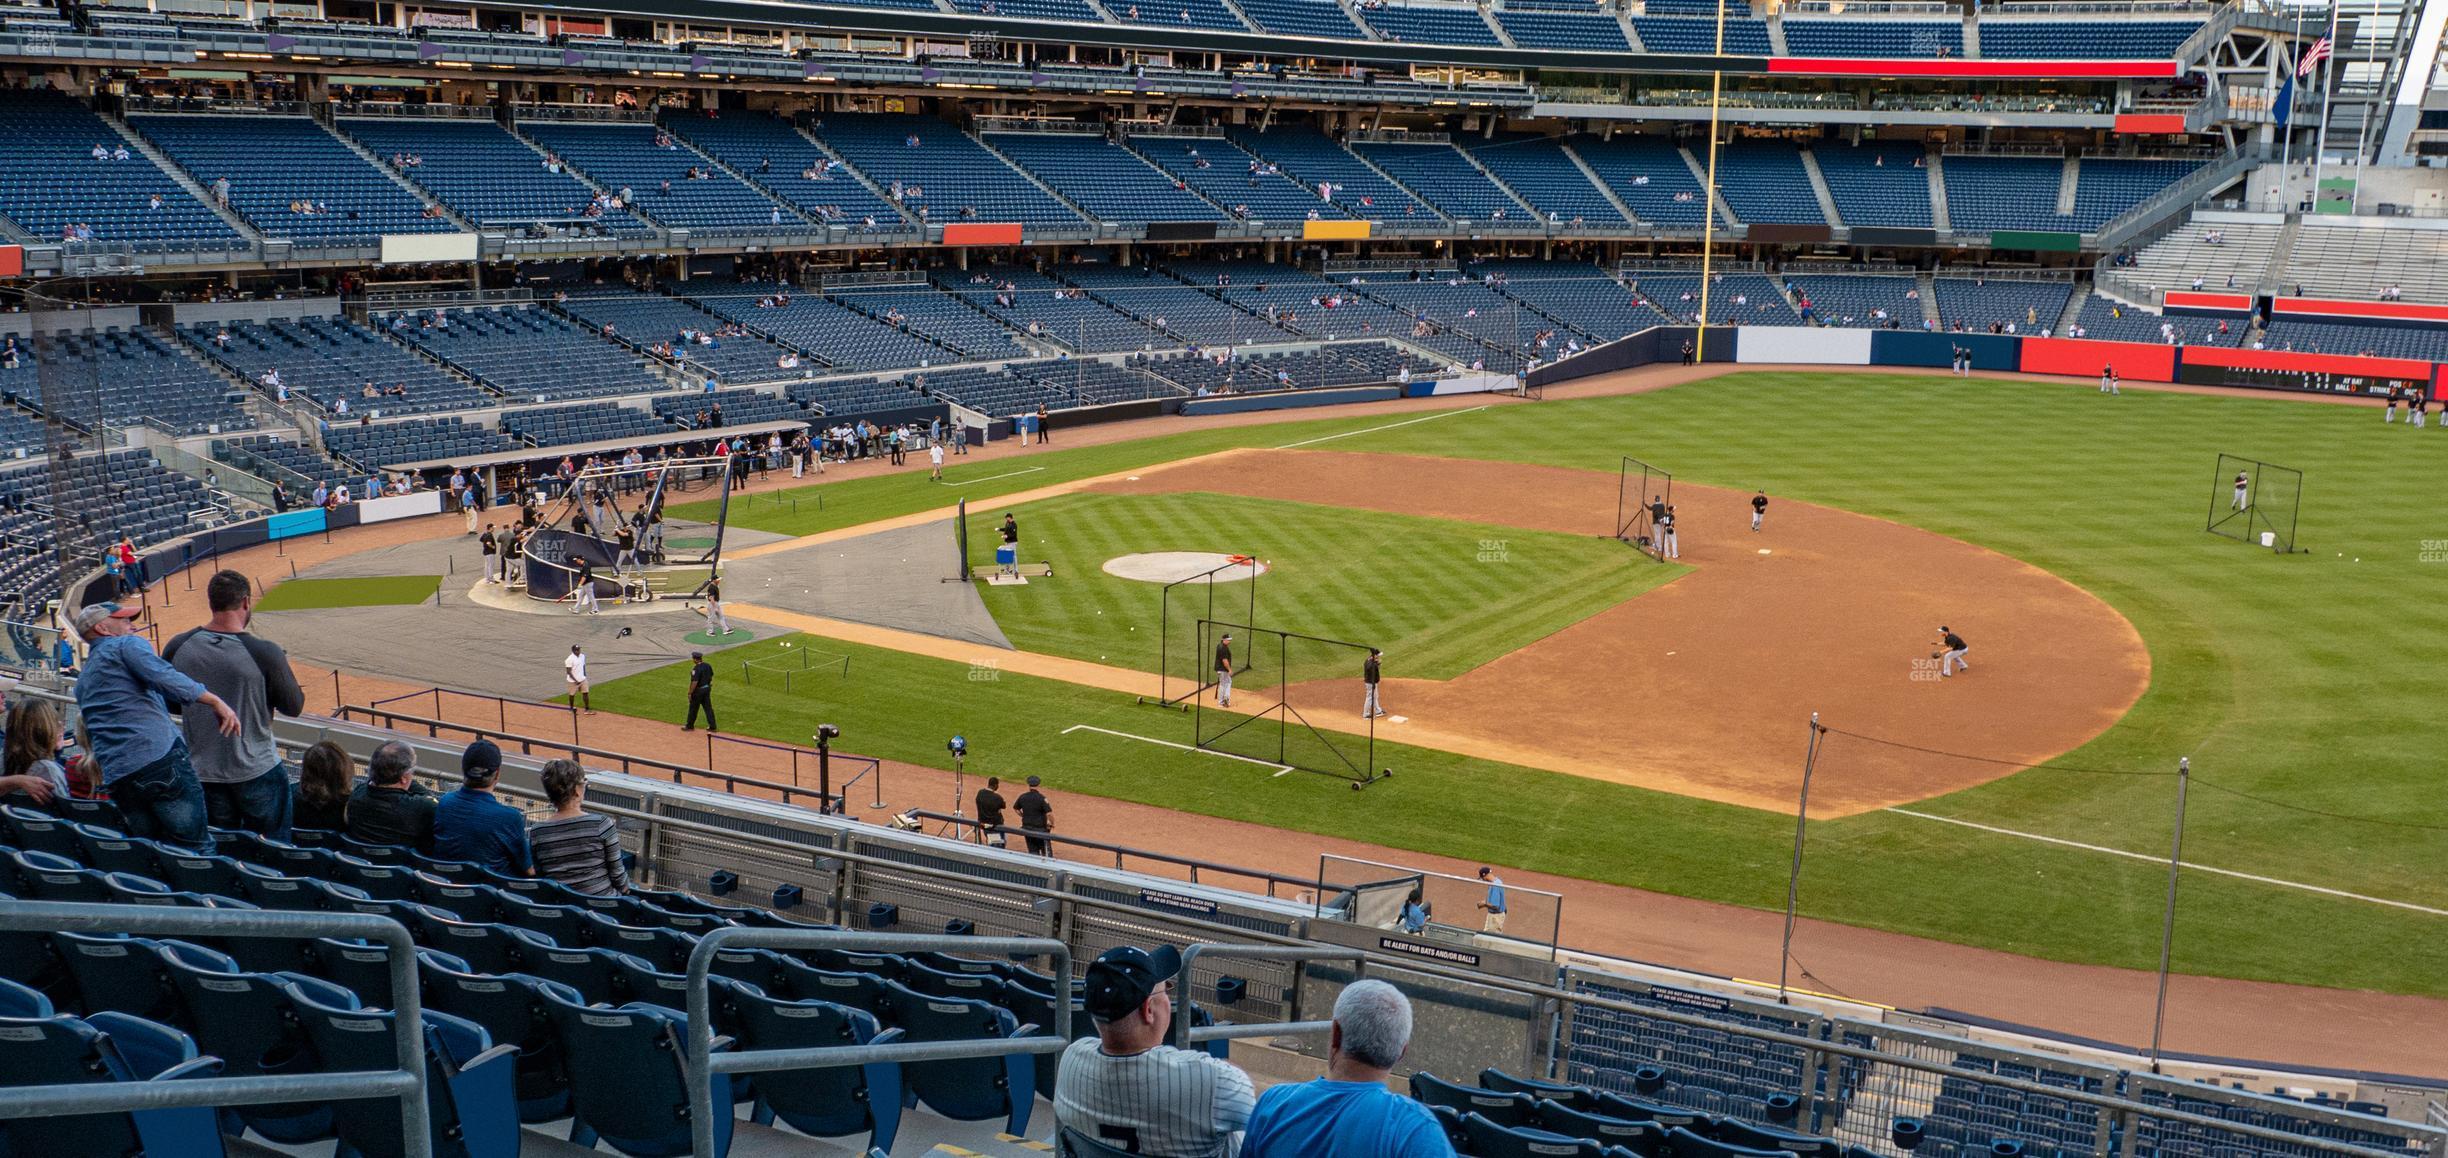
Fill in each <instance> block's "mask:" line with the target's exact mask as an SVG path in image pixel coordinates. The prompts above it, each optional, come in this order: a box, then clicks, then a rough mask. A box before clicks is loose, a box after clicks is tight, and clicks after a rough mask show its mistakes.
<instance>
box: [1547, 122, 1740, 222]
mask: <svg viewBox="0 0 2448 1158" xmlns="http://www.w3.org/2000/svg"><path fill="white" fill-rule="evenodd" d="M1572 148H1573V152H1575V153H1578V154H1580V156H1581V159H1582V160H1583V161H1584V162H1587V163H1588V165H1589V167H1590V171H1591V172H1593V173H1596V174H1598V179H1599V180H1601V181H1604V182H1606V185H1607V188H1608V189H1609V190H1612V191H1613V192H1614V194H1615V196H1616V197H1618V198H1620V199H1622V201H1623V203H1624V204H1626V205H1629V206H1631V207H1632V212H1633V214H1634V215H1635V216H1637V217H1639V218H1640V219H1641V220H1643V221H1646V222H1649V223H1651V224H1653V225H1664V226H1669V227H1673V228H1680V229H1698V228H1700V227H1701V226H1703V225H1704V224H1706V223H1707V221H1708V209H1707V203H1706V202H1705V201H1703V200H1702V199H1701V196H1700V178H1699V177H1698V176H1696V175H1694V174H1693V172H1692V168H1691V166H1690V165H1689V164H1688V163H1686V162H1685V161H1684V160H1683V153H1682V150H1680V149H1677V148H1676V147H1675V146H1673V145H1672V144H1669V143H1667V142H1665V141H1659V140H1650V139H1644V138H1637V137H1617V138H1615V139H1614V140H1612V141H1601V140H1599V139H1597V138H1595V137H1575V138H1573V144H1572ZM1722 175H1723V174H1720V176H1722ZM1721 184H1722V183H1721Z"/></svg>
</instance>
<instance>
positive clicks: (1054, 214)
mask: <svg viewBox="0 0 2448 1158" xmlns="http://www.w3.org/2000/svg"><path fill="white" fill-rule="evenodd" d="M809 131H810V132H812V133H813V134H814V135H815V136H816V138H817V139H819V140H821V141H823V142H824V143H825V145H826V146H827V147H828V148H831V149H832V150H833V151H834V152H835V153H837V154H839V155H840V156H841V159H842V160H844V161H846V162H848V163H849V164H850V165H851V166H852V167H853V168H856V169H857V170H858V171H859V172H861V173H865V174H866V175H867V178H868V180H871V181H873V182H875V183H876V185H877V186H878V187H881V188H884V189H886V190H887V191H888V192H897V194H898V196H899V197H900V198H901V204H902V205H903V206H904V207H906V208H907V209H909V210H910V211H911V212H912V213H913V214H915V213H916V212H917V211H918V210H920V209H924V210H926V213H925V220H927V221H929V222H931V223H933V224H938V225H941V224H946V223H955V222H959V221H962V220H964V218H963V217H962V216H961V213H960V210H961V208H962V207H963V206H967V207H969V208H972V209H975V210H977V216H976V218H974V220H977V221H991V222H1018V223H1019V224H1022V225H1032V226H1045V227H1049V228H1068V229H1077V228H1081V227H1083V226H1084V225H1085V224H1086V223H1085V222H1083V221H1081V220H1080V216H1079V214H1077V213H1073V212H1072V211H1071V210H1070V209H1069V208H1067V207H1066V206H1064V205H1063V203H1062V202H1060V201H1057V200H1055V199H1054V198H1053V197H1051V196H1048V195H1047V194H1046V191H1045V190H1043V189H1040V188H1038V187H1037V186H1036V185H1035V184H1033V183H1031V182H1030V181H1029V179H1028V178H1027V177H1024V176H1022V175H1020V174H1019V173H1018V172H1016V171H1014V170H1013V169H1012V167H1011V166H1009V165H1006V164H1004V163H1003V160H1002V158H1000V157H997V156H995V155H994V154H993V153H990V152H988V151H987V150H986V148H985V147H984V146H982V145H980V144H978V143H977V142H976V141H974V140H971V139H970V138H968V137H966V136H964V135H962V134H961V132H960V130H958V129H956V128H953V127H952V126H951V125H948V124H945V123H944V122H942V121H939V120H935V119H934V118H932V117H920V116H908V115H904V114H899V113H827V114H825V116H824V118H823V119H822V120H819V121H816V122H814V123H813V124H811V125H810V126H809ZM913 142H915V143H913Z"/></svg>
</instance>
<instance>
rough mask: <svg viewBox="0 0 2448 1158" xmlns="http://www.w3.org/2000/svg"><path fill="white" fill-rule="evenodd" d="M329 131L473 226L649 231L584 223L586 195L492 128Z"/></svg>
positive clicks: (602, 217) (620, 215)
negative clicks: (575, 225) (566, 225)
mask: <svg viewBox="0 0 2448 1158" xmlns="http://www.w3.org/2000/svg"><path fill="white" fill-rule="evenodd" d="M336 124H337V125H338V127H339V129H340V131H342V132H345V133H347V134H348V135H349V136H351V137H353V138H355V139H356V141H357V142H358V143H359V144H361V145H364V146H365V147H366V148H367V149H368V150H370V151H372V152H373V153H374V154H375V155H376V156H379V157H382V158H384V159H385V162H386V163H387V164H390V165H392V167H393V171H395V172H397V173H399V174H400V175H401V176H402V177H405V178H407V179H408V180H409V181H410V182H411V183H413V184H414V185H416V186H417V188H419V189H422V190H424V191H425V194H426V195H427V196H429V197H432V198H434V199H435V200H438V201H440V202H442V203H443V204H444V205H447V206H449V207H450V208H451V211H452V212H454V213H457V214H458V215H459V216H461V217H463V218H466V219H468V220H469V221H473V222H475V223H476V224H478V225H482V226H493V227H497V228H506V227H517V226H522V225H529V224H533V223H536V222H545V221H555V222H586V223H589V224H591V226H592V227H594V228H600V229H602V230H605V231H607V232H610V233H615V234H618V233H645V232H648V231H650V230H651V229H652V226H650V225H648V224H647V223H646V222H645V221H643V220H641V219H640V218H638V217H637V216H636V215H635V214H632V213H630V212H628V211H627V210H625V209H612V210H604V211H599V212H598V213H596V214H593V215H590V214H589V212H588V207H589V205H590V204H591V203H592V202H593V200H594V198H595V196H596V194H595V191H594V190H593V189H590V188H588V187H587V185H586V183H585V182H582V181H580V180H579V179H578V178H576V177H574V176H572V175H570V174H568V173H553V172H548V171H547V170H546V169H545V167H544V158H543V156H542V155H541V154H539V153H537V152H536V151H535V150H533V149H531V148H528V147H527V143H526V142H525V141H521V140H519V139H518V138H517V137H514V136H512V135H510V133H509V132H508V131H506V130H504V129H503V128H502V127H501V126H499V125H496V124H494V123H493V122H492V121H491V120H481V121H477V120H415V119H405V118H402V119H393V118H387V117H386V118H371V117H368V118H346V119H342V120H340V121H338V122H336ZM403 160H405V161H411V162H413V163H411V164H406V165H402V164H400V162H401V161H403Z"/></svg>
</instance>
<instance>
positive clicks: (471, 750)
mask: <svg viewBox="0 0 2448 1158" xmlns="http://www.w3.org/2000/svg"><path fill="white" fill-rule="evenodd" d="M501 762H502V753H501V749H500V748H499V747H497V746H496V745H495V744H494V743H493V741H491V740H478V741H476V742H475V743H473V744H470V745H468V746H467V751H465V752H462V753H460V754H459V772H460V774H461V775H464V776H471V777H479V776H480V777H483V778H485V779H491V778H492V777H493V776H494V775H495V774H496V773H498V772H500V771H501V766H502V765H501Z"/></svg>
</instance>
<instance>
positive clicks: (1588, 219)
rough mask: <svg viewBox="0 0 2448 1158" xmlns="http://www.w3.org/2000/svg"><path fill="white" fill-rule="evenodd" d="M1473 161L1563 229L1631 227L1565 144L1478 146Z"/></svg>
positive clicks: (1519, 141)
mask: <svg viewBox="0 0 2448 1158" xmlns="http://www.w3.org/2000/svg"><path fill="white" fill-rule="evenodd" d="M1469 152H1470V155H1471V156H1472V157H1474V158H1476V159H1477V160H1478V162H1479V163H1480V164H1481V165H1485V166H1486V167H1487V170H1488V172H1490V173H1493V174H1495V175H1496V178H1497V179H1498V180H1500V181H1502V182H1504V183H1505V185H1506V186H1507V187H1509V188H1511V189H1512V191H1513V193H1514V195H1515V196H1517V197H1519V198H1520V199H1521V200H1523V201H1527V202H1529V203H1530V207H1531V208H1533V209H1536V210H1538V211H1539V212H1540V213H1541V214H1543V215H1545V216H1546V217H1547V218H1548V220H1550V221H1552V222H1554V223H1557V224H1561V225H1576V224H1587V225H1593V226H1608V225H1627V224H1630V223H1629V222H1627V221H1625V220H1624V216H1623V214H1622V213H1621V212H1619V211H1617V210H1616V208H1615V205H1614V203H1613V202H1610V201H1608V200H1607V196H1606V194H1605V192H1603V191H1602V190H1600V189H1599V188H1598V187H1597V186H1595V185H1592V184H1590V179H1589V175H1588V174H1586V173H1583V172H1582V171H1581V167H1580V166H1579V165H1576V164H1573V159H1572V157H1571V155H1570V154H1568V153H1566V152H1565V151H1564V142H1563V140H1562V139H1561V138H1557V137H1546V136H1523V135H1508V136H1506V137H1503V138H1499V139H1498V140H1495V141H1490V142H1474V143H1473V144H1472V145H1471V146H1470V147H1469Z"/></svg>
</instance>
